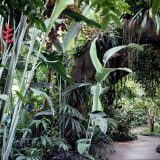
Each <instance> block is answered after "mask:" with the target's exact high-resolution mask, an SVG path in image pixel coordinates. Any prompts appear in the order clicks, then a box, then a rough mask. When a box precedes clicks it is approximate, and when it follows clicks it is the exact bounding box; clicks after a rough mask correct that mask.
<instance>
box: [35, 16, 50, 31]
mask: <svg viewBox="0 0 160 160" xmlns="http://www.w3.org/2000/svg"><path fill="white" fill-rule="evenodd" d="M34 22H35V24H36V27H37V28H38V29H40V30H42V31H43V32H46V30H47V28H46V25H45V23H44V22H43V21H42V20H41V19H39V18H38V17H36V18H35V20H34Z"/></svg>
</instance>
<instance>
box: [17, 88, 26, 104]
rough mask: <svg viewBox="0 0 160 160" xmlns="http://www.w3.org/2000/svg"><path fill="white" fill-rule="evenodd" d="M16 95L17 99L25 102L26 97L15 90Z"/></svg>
mask: <svg viewBox="0 0 160 160" xmlns="http://www.w3.org/2000/svg"><path fill="white" fill-rule="evenodd" d="M16 95H17V96H18V97H19V99H20V100H21V101H22V102H23V103H25V102H26V98H25V97H24V96H23V94H22V93H21V92H19V91H16Z"/></svg>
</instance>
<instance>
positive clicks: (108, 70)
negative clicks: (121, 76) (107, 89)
mask: <svg viewBox="0 0 160 160" xmlns="http://www.w3.org/2000/svg"><path fill="white" fill-rule="evenodd" d="M116 70H123V71H126V72H129V73H131V72H132V70H131V69H129V68H102V69H101V71H100V72H97V73H96V81H97V82H102V81H103V80H105V79H106V78H107V77H108V75H109V74H110V73H111V72H114V71H116Z"/></svg>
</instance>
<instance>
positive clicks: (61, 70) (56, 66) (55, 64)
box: [41, 55, 73, 84]
mask: <svg viewBox="0 0 160 160" xmlns="http://www.w3.org/2000/svg"><path fill="white" fill-rule="evenodd" d="M51 58H52V57H51ZM53 58H54V57H53ZM41 59H43V60H44V61H45V62H47V64H48V65H49V66H50V67H51V68H52V69H53V70H54V71H55V72H56V73H58V74H59V75H60V76H61V77H62V78H63V80H66V81H67V82H68V83H70V84H73V78H72V77H70V76H69V75H67V73H66V70H65V67H64V64H63V63H62V62H61V61H60V60H56V59H55V61H49V60H48V59H47V58H46V57H45V56H44V55H41Z"/></svg>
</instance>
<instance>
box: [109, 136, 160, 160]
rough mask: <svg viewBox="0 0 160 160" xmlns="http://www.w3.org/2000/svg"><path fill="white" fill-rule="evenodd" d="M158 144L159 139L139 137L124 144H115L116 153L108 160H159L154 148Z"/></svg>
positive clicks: (159, 156)
mask: <svg viewBox="0 0 160 160" xmlns="http://www.w3.org/2000/svg"><path fill="white" fill-rule="evenodd" d="M158 144H160V138H159V137H148V136H139V137H138V140H136V141H132V142H126V143H116V153H114V154H113V155H112V156H111V157H110V160H160V154H159V153H157V152H156V151H155V150H156V146H157V145H158Z"/></svg>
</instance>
